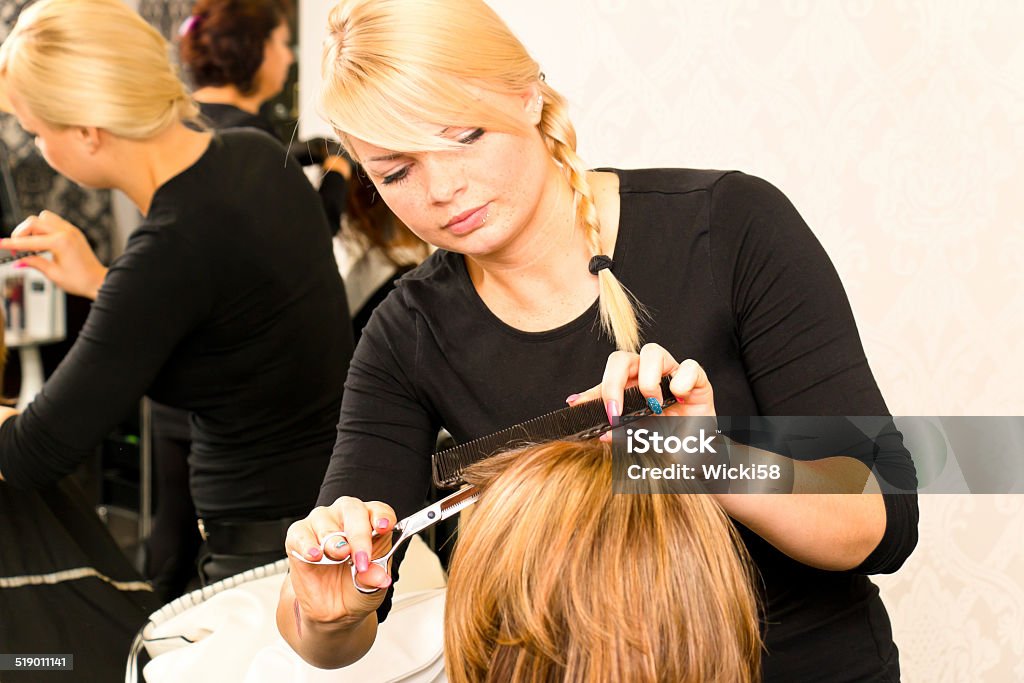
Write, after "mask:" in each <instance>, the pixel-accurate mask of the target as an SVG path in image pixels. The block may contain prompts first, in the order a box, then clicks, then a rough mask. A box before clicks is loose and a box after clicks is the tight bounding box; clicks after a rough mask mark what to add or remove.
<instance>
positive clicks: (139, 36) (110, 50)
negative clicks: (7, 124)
mask: <svg viewBox="0 0 1024 683" xmlns="http://www.w3.org/2000/svg"><path fill="white" fill-rule="evenodd" d="M169 50H170V48H169V46H168V44H167V41H165V40H164V39H163V37H162V36H161V35H160V34H159V33H158V32H157V31H156V29H154V28H153V27H151V26H150V25H149V24H147V23H146V22H145V21H144V20H143V19H142V17H140V16H139V15H138V14H137V13H136V12H134V11H133V10H131V9H130V8H129V7H127V6H126V5H125V3H124V2H123V0H41V1H40V2H37V3H35V4H34V5H31V6H29V7H28V8H26V9H25V10H24V11H23V12H22V13H21V16H19V17H18V21H17V23H16V24H15V26H14V29H13V30H12V31H11V33H10V35H9V36H8V38H7V40H5V41H4V44H3V45H2V46H0V79H2V81H3V89H4V90H8V89H13V90H14V91H15V92H17V93H18V96H19V98H21V99H22V100H24V102H25V103H26V106H27V107H28V108H29V109H30V110H31V112H32V113H33V115H35V116H37V117H38V118H40V119H41V120H43V121H44V122H46V123H47V124H49V125H51V126H53V127H57V128H66V127H70V126H95V127H97V128H102V129H104V130H107V131H109V132H110V133H112V134H114V135H117V136H120V137H124V138H130V139H137V140H143V139H146V138H150V137H153V136H154V135H157V134H158V133H160V132H162V131H163V130H165V129H166V128H168V127H169V126H171V125H172V124H174V123H176V122H179V121H186V120H192V119H195V118H196V117H198V114H199V111H198V108H197V107H196V105H195V103H194V102H193V101H192V99H191V98H190V96H189V94H188V90H187V89H186V88H185V85H184V84H183V83H182V82H181V80H180V79H179V78H178V75H177V73H176V71H175V68H174V66H173V65H172V63H171V61H170V52H169Z"/></svg>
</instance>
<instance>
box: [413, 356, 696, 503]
mask: <svg viewBox="0 0 1024 683" xmlns="http://www.w3.org/2000/svg"><path fill="white" fill-rule="evenodd" d="M670 380H671V377H669V376H665V377H662V378H661V395H662V397H664V400H663V401H662V405H663V406H670V405H672V404H673V403H675V402H676V399H675V397H674V396H673V395H672V392H671V391H669V388H668V384H669V381H670ZM651 414H652V412H651V408H650V406H648V405H647V399H646V398H645V397H644V395H643V394H641V393H640V390H639V389H638V388H636V387H631V388H629V389H626V391H625V392H624V393H623V395H622V416H621V417H620V418H619V419H618V421H617V423H616V424H615V427H619V426H621V425H623V424H626V423H628V422H633V421H634V420H637V419H639V418H642V417H647V416H648V415H651ZM610 429H613V426H612V425H610V424H608V415H607V414H606V413H605V409H604V401H602V400H601V399H599V398H596V399H594V400H592V401H586V402H584V403H580V404H578V405H575V406H572V407H569V408H562V409H560V410H556V411H554V412H551V413H547V414H545V415H541V416H540V417H535V418H532V419H530V420H527V421H526V422H520V423H519V424H516V425H512V426H511V427H506V428H505V429H502V430H501V431H497V432H494V433H493V434H488V435H487V436H481V437H479V438H477V439H473V440H472V441H467V442H466V443H464V444H460V445H458V446H455V447H453V448H449V449H447V450H443V451H439V452H437V453H434V457H433V467H432V469H433V476H434V485H435V486H437V487H438V488H442V489H448V488H455V487H456V486H460V485H461V484H463V483H464V482H463V480H462V472H463V470H465V469H466V468H467V467H469V466H470V465H472V464H473V463H475V462H479V461H481V460H485V459H487V458H489V457H491V456H492V455H497V454H499V453H503V452H505V451H509V450H512V449H514V448H521V447H523V446H528V445H531V444H536V443H542V442H545V441H552V440H554V439H569V440H572V441H584V440H586V439H593V438H596V437H598V436H600V435H601V434H604V433H605V432H607V431H608V430H610Z"/></svg>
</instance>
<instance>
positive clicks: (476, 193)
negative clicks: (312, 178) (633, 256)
mask: <svg viewBox="0 0 1024 683" xmlns="http://www.w3.org/2000/svg"><path fill="white" fill-rule="evenodd" d="M483 96H484V97H495V98H502V99H504V100H505V102H504V103H503V104H504V106H508V107H513V108H514V112H515V113H516V114H517V116H519V118H521V119H522V120H523V122H524V123H525V124H528V126H529V128H528V129H527V130H526V131H524V132H522V133H516V134H510V133H502V132H496V131H487V130H484V129H482V128H444V127H443V126H437V125H425V126H424V130H425V131H426V132H429V133H433V134H436V133H438V132H442V131H443V132H442V134H443V135H444V136H445V137H447V138H450V139H452V140H456V141H458V142H460V143H462V147H461V148H460V149H457V150H451V151H439V152H409V153H403V152H400V151H396V150H390V149H385V148H382V147H377V146H376V145H372V144H370V143H368V142H365V141H363V140H360V139H358V138H350V142H351V145H352V149H353V151H354V152H355V154H356V156H357V157H358V158H359V159H360V161H361V162H362V164H363V167H364V168H365V169H366V172H367V174H368V175H369V176H370V179H371V180H372V181H373V183H374V185H375V186H376V188H377V191H378V192H379V193H380V196H381V198H382V199H383V200H384V201H385V202H386V203H387V205H388V206H389V207H390V208H391V210H392V211H393V212H394V213H395V215H396V216H397V217H398V218H399V219H400V220H401V221H402V222H403V223H405V224H406V225H407V226H408V227H409V229H410V230H412V231H413V232H414V233H416V235H417V236H418V237H419V238H420V239H422V240H423V241H425V242H428V243H430V244H433V245H435V246H437V247H441V248H443V249H448V250H450V251H455V252H458V253H461V254H465V255H467V256H477V257H479V256H494V255H498V254H500V253H501V252H502V251H503V250H505V249H507V248H509V247H510V245H511V244H512V243H513V241H514V239H515V238H516V236H517V235H519V234H520V233H521V232H522V231H523V229H524V228H526V227H527V226H529V225H532V224H533V222H534V221H536V220H542V219H543V217H544V215H546V214H547V213H548V210H549V208H550V207H552V206H553V204H552V202H553V197H554V196H556V195H557V190H556V189H555V183H557V179H558V178H560V175H561V174H560V172H559V171H558V169H557V167H556V166H555V165H554V163H553V162H552V159H551V156H550V154H549V152H548V150H547V146H546V145H545V144H544V140H543V138H542V137H541V135H540V132H539V130H538V129H537V128H536V127H535V126H536V124H537V122H538V121H539V116H540V114H539V109H538V108H537V107H535V106H534V103H535V101H534V100H533V98H532V96H523V97H520V96H505V95H494V94H487V95H483ZM534 110H536V111H534ZM545 207H548V208H545Z"/></svg>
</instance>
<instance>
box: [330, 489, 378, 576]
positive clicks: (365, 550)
mask: <svg viewBox="0 0 1024 683" xmlns="http://www.w3.org/2000/svg"><path fill="white" fill-rule="evenodd" d="M331 510H332V511H333V512H334V513H335V514H340V518H341V520H342V530H343V531H344V532H345V535H346V536H347V541H348V551H349V553H350V554H351V556H352V562H353V564H355V566H356V570H358V571H360V572H364V571H366V569H367V567H368V566H369V564H370V554H371V553H372V552H373V539H372V533H373V527H372V522H371V521H370V510H369V509H368V508H367V506H366V504H365V503H364V502H363V501H361V500H359V499H358V498H352V497H351V496H344V497H342V498H339V499H338V500H336V501H334V504H333V505H331ZM337 550H345V548H344V547H343V548H338V549H337ZM339 559H340V558H339Z"/></svg>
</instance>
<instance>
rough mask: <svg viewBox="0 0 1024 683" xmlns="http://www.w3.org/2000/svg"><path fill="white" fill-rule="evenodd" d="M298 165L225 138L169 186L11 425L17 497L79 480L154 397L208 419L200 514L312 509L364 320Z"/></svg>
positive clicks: (248, 136)
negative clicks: (357, 322)
mask: <svg viewBox="0 0 1024 683" xmlns="http://www.w3.org/2000/svg"><path fill="white" fill-rule="evenodd" d="M284 156H285V150H284V148H283V147H282V146H281V145H280V143H278V142H277V141H276V140H273V139H271V138H270V137H268V136H266V135H264V134H262V133H256V132H253V131H246V130H236V131H225V132H222V133H218V134H215V135H214V137H213V139H212V141H211V143H210V146H209V148H208V149H207V151H206V152H205V153H204V154H203V156H202V157H201V158H200V159H199V160H198V161H197V162H196V163H195V164H193V165H192V166H190V167H189V168H187V169H186V170H184V171H182V172H181V173H180V174H178V175H177V176H175V177H173V178H171V179H170V180H168V181H167V182H166V183H165V184H163V185H162V186H161V187H159V188H158V189H157V191H156V193H155V195H154V196H153V200H152V203H151V206H150V210H149V213H148V215H147V216H146V217H145V219H144V220H143V222H142V224H141V225H140V226H139V227H138V229H136V230H135V232H133V233H132V235H131V237H130V238H129V240H128V244H127V246H126V248H125V251H124V254H122V255H121V256H120V257H118V258H117V259H115V260H114V262H113V263H112V264H111V266H110V270H109V272H108V274H107V276H106V279H105V280H104V282H103V286H102V287H101V288H100V291H99V295H98V296H97V298H96V301H95V302H94V303H93V305H92V309H91V311H90V313H89V317H88V319H87V320H86V323H85V326H84V327H83V329H82V331H81V333H80V335H79V337H78V340H77V341H76V343H75V345H74V346H73V347H72V349H71V351H70V352H69V353H68V355H67V357H66V358H65V359H64V361H63V362H62V363H61V365H60V366H59V367H58V368H57V370H56V371H55V372H54V374H53V375H52V376H51V377H50V379H49V380H48V381H47V382H46V384H45V385H44V387H43V389H42V391H41V392H40V393H39V395H38V396H37V397H36V398H35V400H33V401H32V403H31V404H29V406H28V407H27V408H26V409H25V410H24V412H23V413H22V414H21V415H18V416H16V417H13V418H10V419H8V420H7V421H5V422H4V423H3V426H2V427H0V473H2V474H3V476H4V477H5V478H6V479H7V480H8V481H9V482H10V483H11V484H12V485H15V486H26V487H42V486H45V485H47V484H49V483H52V482H54V481H55V480H57V479H59V478H60V477H62V476H63V475H65V474H67V473H68V472H70V471H71V470H72V469H73V468H74V467H75V466H76V465H77V464H78V463H79V462H81V461H82V460H83V459H84V458H86V457H88V456H89V455H90V454H91V453H92V452H93V449H94V448H95V447H96V445H97V444H98V443H99V442H100V441H101V440H102V438H103V437H104V435H106V434H107V433H109V432H110V430H111V429H112V428H113V427H114V426H115V425H116V424H117V422H119V421H120V420H121V419H123V417H124V416H125V415H126V414H128V413H129V411H130V410H131V409H132V407H133V406H134V405H135V404H136V403H137V401H138V400H139V399H140V398H141V397H142V396H143V395H144V394H148V395H149V396H151V397H152V398H154V399H156V400H158V401H160V402H162V403H165V404H167V405H170V406H173V407H176V408H183V409H186V410H188V411H190V412H191V413H193V418H192V420H193V421H192V436H193V450H192V455H191V457H190V466H191V470H192V475H191V481H192V490H193V496H194V499H195V503H196V508H197V510H198V512H199V513H200V515H202V516H204V517H207V518H224V517H241V518H254V519H273V518H280V517H286V516H295V515H303V514H305V513H306V512H308V511H309V509H310V507H311V506H312V505H313V504H314V502H315V500H316V491H317V486H318V484H319V483H320V481H321V480H322V477H323V474H324V470H325V469H326V466H327V461H328V458H329V454H330V449H331V444H332V443H333V442H334V435H335V424H336V422H337V415H338V408H339V406H340V403H341V394H342V387H343V382H344V378H345V372H346V370H347V367H348V362H349V359H350V358H351V355H352V337H351V322H350V319H349V315H348V308H347V303H346V299H345V290H344V286H343V284H342V282H341V279H340V277H339V275H338V269H337V266H336V265H335V262H334V258H333V254H332V250H331V245H330V238H329V237H328V231H327V229H326V226H325V225H324V216H323V212H322V210H321V208H320V203H319V200H318V199H317V196H316V192H314V190H313V188H312V187H310V185H309V182H308V181H307V180H306V178H305V176H304V175H303V174H302V171H301V170H300V169H299V168H298V166H297V165H290V166H287V167H286V166H285V165H284V164H283V163H282V159H283V158H284Z"/></svg>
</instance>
